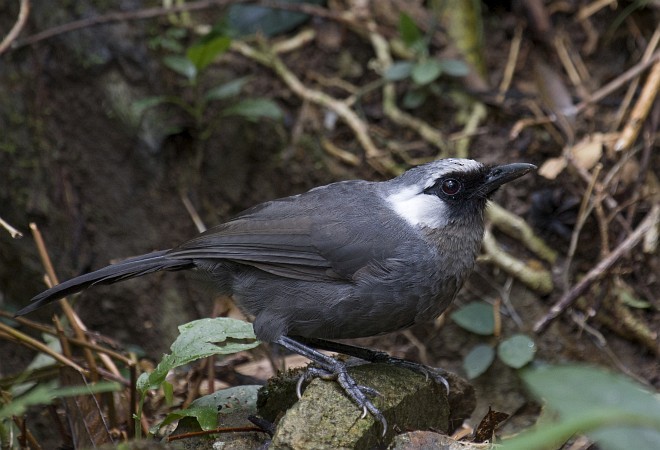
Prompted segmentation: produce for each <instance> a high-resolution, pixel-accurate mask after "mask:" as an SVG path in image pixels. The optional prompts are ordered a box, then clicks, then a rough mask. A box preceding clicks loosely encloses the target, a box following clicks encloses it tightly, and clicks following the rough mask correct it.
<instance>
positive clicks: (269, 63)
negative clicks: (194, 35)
mask: <svg viewBox="0 0 660 450" xmlns="http://www.w3.org/2000/svg"><path fill="white" fill-rule="evenodd" d="M232 49H233V50H235V51H237V52H238V53H240V54H241V55H243V56H245V57H247V58H250V59H252V60H254V61H257V62H258V63H260V64H262V65H264V66H266V67H269V68H271V69H272V70H273V71H274V72H275V73H276V74H277V75H278V76H279V77H280V78H281V79H282V81H284V83H285V84H286V85H287V86H288V87H289V89H291V90H292V91H293V92H294V93H295V94H296V95H298V96H299V97H300V98H302V99H304V100H307V101H309V102H310V103H314V104H317V105H321V106H323V107H325V108H328V109H331V110H332V111H334V112H335V113H336V114H337V115H338V116H339V117H341V118H342V120H343V121H344V122H345V123H346V124H347V125H348V126H349V127H350V128H351V129H352V130H353V133H355V137H356V138H357V140H358V141H359V142H360V144H361V145H362V148H363V149H364V152H365V155H366V157H367V161H368V162H369V164H370V165H371V166H372V167H373V168H374V169H376V170H378V171H379V172H385V173H389V170H390V169H391V166H392V165H393V162H391V161H390V160H389V158H388V157H387V155H385V154H384V153H383V152H382V150H380V149H379V148H378V147H376V145H375V144H374V142H373V141H372V139H371V137H370V136H369V130H368V127H367V124H366V122H364V121H363V120H362V119H360V117H359V116H358V115H357V114H356V113H355V111H353V110H352V109H351V108H350V107H349V106H348V105H347V104H346V102H343V101H341V100H337V99H336V98H334V97H332V96H330V95H328V94H326V93H325V92H321V91H317V90H315V89H310V88H308V87H307V86H305V85H304V84H303V83H302V81H300V79H299V78H298V77H296V75H295V74H294V73H293V72H291V71H290V70H289V68H288V67H286V65H285V64H284V63H283V62H282V60H281V59H280V58H279V57H278V56H277V54H276V53H274V52H273V51H272V50H268V49H265V50H262V51H260V50H257V49H255V48H253V47H251V46H249V45H248V44H246V43H245V42H240V41H233V42H232Z"/></svg>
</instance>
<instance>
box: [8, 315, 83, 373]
mask: <svg viewBox="0 0 660 450" xmlns="http://www.w3.org/2000/svg"><path fill="white" fill-rule="evenodd" d="M0 332H3V333H5V334H7V335H9V336H11V337H12V338H14V339H16V340H18V341H19V342H21V343H23V344H26V345H28V346H30V347H32V348H34V349H35V350H37V351H39V352H41V353H44V354H46V355H48V356H50V357H51V358H53V359H55V360H57V361H59V362H61V363H62V364H64V365H65V366H68V367H71V368H72V369H74V370H76V371H78V372H80V373H82V374H84V375H86V376H90V373H89V370H87V369H83V368H82V367H80V366H79V365H78V364H76V363H75V362H73V361H71V360H70V359H68V358H65V357H64V356H62V355H60V354H59V353H57V352H56V351H54V350H53V349H52V348H50V347H48V346H47V345H46V344H44V343H43V342H41V341H38V340H36V339H34V338H32V337H30V336H28V335H27V334H25V333H22V332H20V331H18V330H16V329H14V328H12V327H10V326H7V325H5V324H4V323H2V322H0Z"/></svg>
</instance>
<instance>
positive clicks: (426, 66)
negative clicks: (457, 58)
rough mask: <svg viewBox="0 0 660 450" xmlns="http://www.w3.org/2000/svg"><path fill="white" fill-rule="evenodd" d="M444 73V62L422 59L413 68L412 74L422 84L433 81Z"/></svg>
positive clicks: (414, 79)
mask: <svg viewBox="0 0 660 450" xmlns="http://www.w3.org/2000/svg"><path fill="white" fill-rule="evenodd" d="M441 73H442V64H440V61H438V60H435V59H427V60H426V61H420V62H418V63H417V64H415V65H414V66H413V68H412V72H411V73H410V75H411V76H412V79H413V81H414V82H415V83H417V84H418V85H420V86H424V85H425V84H429V83H432V82H433V81H435V80H437V79H438V77H439V76H440V74H441Z"/></svg>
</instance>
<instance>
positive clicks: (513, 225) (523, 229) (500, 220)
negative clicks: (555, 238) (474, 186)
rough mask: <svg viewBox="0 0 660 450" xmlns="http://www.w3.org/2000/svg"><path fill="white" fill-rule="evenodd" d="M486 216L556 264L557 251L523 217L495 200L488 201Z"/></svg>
mask: <svg viewBox="0 0 660 450" xmlns="http://www.w3.org/2000/svg"><path fill="white" fill-rule="evenodd" d="M486 217H487V218H488V220H490V221H491V222H492V223H493V225H495V226H496V227H497V228H498V229H500V230H501V231H503V232H504V233H506V234H508V235H509V236H511V237H512V238H514V239H518V240H519V241H521V242H522V243H523V244H524V245H525V247H527V248H528V249H529V250H531V251H532V252H534V254H536V256H538V257H539V258H542V259H543V260H545V261H547V262H549V263H550V264H554V263H555V261H556V260H557V252H555V251H554V250H553V249H551V248H550V247H548V246H547V245H546V244H545V242H543V240H542V239H541V238H539V237H538V236H536V234H534V230H532V228H531V227H530V226H529V225H528V224H527V222H525V221H524V220H523V219H522V218H520V217H518V216H516V215H515V214H513V213H511V212H509V211H507V210H506V209H504V208H502V207H501V206H500V205H498V204H497V203H495V202H490V203H488V208H487V209H486Z"/></svg>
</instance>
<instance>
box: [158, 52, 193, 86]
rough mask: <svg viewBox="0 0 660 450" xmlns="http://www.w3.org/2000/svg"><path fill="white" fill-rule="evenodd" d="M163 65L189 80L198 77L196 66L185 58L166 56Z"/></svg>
mask: <svg viewBox="0 0 660 450" xmlns="http://www.w3.org/2000/svg"><path fill="white" fill-rule="evenodd" d="M163 64H165V66H167V68H168V69H171V70H173V71H175V72H176V73H178V74H179V75H183V76H184V77H186V78H188V79H189V80H194V79H195V78H196V77H197V67H195V64H193V62H192V61H191V60H189V59H188V58H186V57H185V56H181V55H170V56H166V57H164V58H163Z"/></svg>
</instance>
